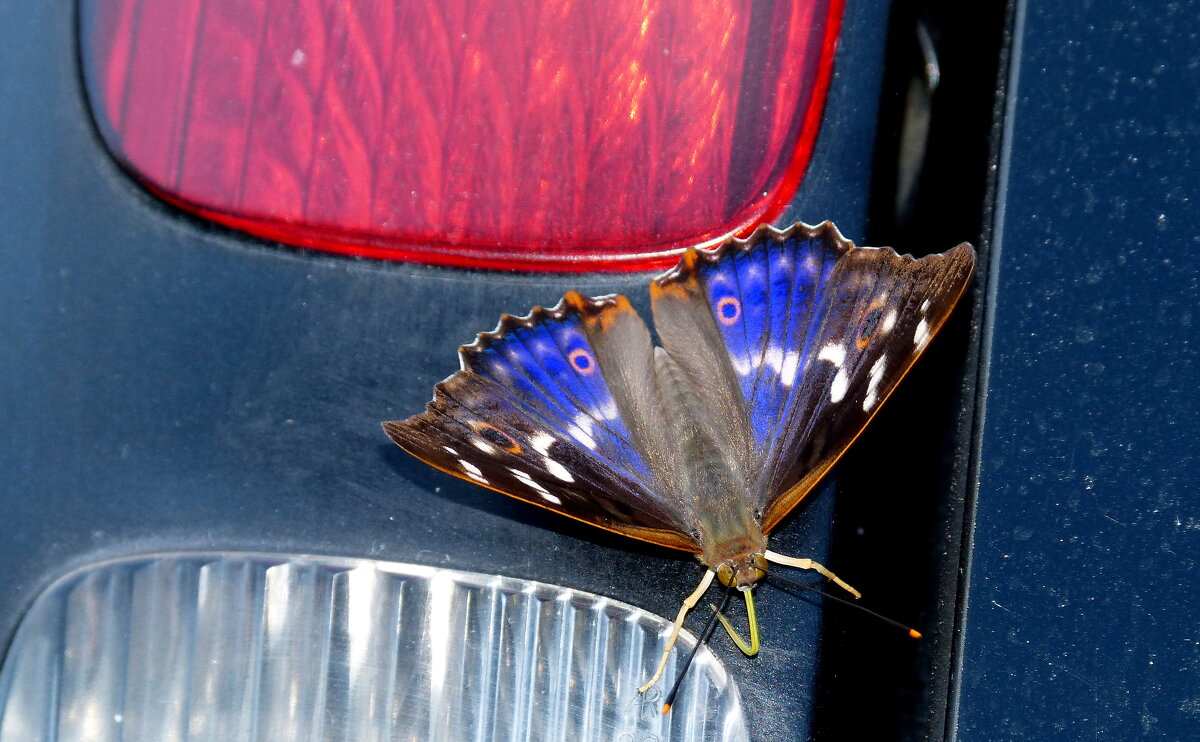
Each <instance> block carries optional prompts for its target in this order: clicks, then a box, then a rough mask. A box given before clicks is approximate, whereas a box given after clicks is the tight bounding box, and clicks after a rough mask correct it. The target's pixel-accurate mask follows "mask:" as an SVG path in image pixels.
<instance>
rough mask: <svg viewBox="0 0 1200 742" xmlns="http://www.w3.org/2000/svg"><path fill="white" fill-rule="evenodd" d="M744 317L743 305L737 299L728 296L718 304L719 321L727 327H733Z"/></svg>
mask: <svg viewBox="0 0 1200 742" xmlns="http://www.w3.org/2000/svg"><path fill="white" fill-rule="evenodd" d="M741 316H742V303H741V302H740V301H738V300H737V299H736V298H735V297H732V296H726V297H725V298H724V299H721V300H720V301H718V302H717V319H719V320H720V321H721V324H723V325H725V326H729V325H732V324H733V323H734V322H737V321H738V317H741Z"/></svg>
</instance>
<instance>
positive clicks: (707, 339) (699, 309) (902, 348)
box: [383, 222, 975, 692]
mask: <svg viewBox="0 0 1200 742" xmlns="http://www.w3.org/2000/svg"><path fill="white" fill-rule="evenodd" d="M974 263H975V252H974V250H973V249H972V248H971V246H970V245H969V244H967V243H963V244H961V245H958V246H957V247H955V248H953V249H951V250H949V251H947V252H945V253H943V254H940V255H929V256H927V257H924V258H920V259H914V258H913V257H911V256H908V255H898V254H897V253H896V252H895V251H894V250H892V249H891V248H869V247H856V246H854V244H853V243H852V242H850V241H849V240H847V239H846V238H844V237H843V236H842V235H841V234H840V233H839V232H838V231H837V228H836V227H834V226H833V224H831V223H830V222H825V223H823V224H821V225H818V226H815V227H813V226H808V225H805V224H796V225H795V226H793V227H791V228H789V229H786V230H783V231H779V230H776V229H774V228H771V227H761V228H759V229H758V230H757V231H756V232H755V233H754V234H752V235H751V236H750V237H749V238H748V239H745V240H737V239H733V240H729V241H727V242H725V243H723V244H722V245H720V246H719V247H717V248H715V249H712V250H699V249H695V248H691V249H688V250H687V251H686V252H685V253H684V255H683V256H682V258H681V260H680V261H679V264H678V265H677V266H676V267H675V268H673V269H671V270H669V271H667V272H666V273H664V274H662V275H661V276H658V277H657V278H655V279H653V280H652V281H651V283H650V298H651V308H652V313H653V318H654V326H655V329H656V330H657V333H658V336H659V338H660V340H661V341H662V345H661V346H656V345H654V343H653V342H652V340H651V336H650V332H649V330H648V329H647V327H646V324H645V323H644V322H643V321H642V319H641V317H640V316H639V315H638V314H637V312H636V311H635V310H634V309H633V307H632V306H631V305H630V302H629V300H628V299H626V298H625V297H624V296H621V295H612V296H601V297H597V298H588V297H586V296H583V295H581V294H579V293H577V292H574V291H571V292H568V293H567V294H566V295H565V296H564V297H563V299H562V301H561V302H559V304H558V305H557V306H555V307H553V308H551V309H545V308H541V307H537V308H535V309H533V310H532V311H531V312H530V313H529V314H528V315H526V316H524V317H514V316H512V315H507V314H506V315H503V316H501V318H500V323H499V325H498V326H497V327H496V329H495V330H493V331H492V332H484V333H480V334H479V335H478V338H477V339H476V341H475V342H474V343H472V344H470V345H466V346H462V347H460V348H459V359H460V365H461V370H459V371H458V372H457V373H455V374H454V375H452V376H450V377H449V378H448V379H446V380H445V381H442V382H441V383H439V384H438V385H437V386H436V387H435V388H434V398H433V401H432V402H430V403H429V405H428V406H427V408H426V410H425V412H423V413H421V414H419V415H416V416H414V417H410V418H409V419H407V420H404V421H400V422H385V423H383V427H384V430H385V431H386V432H387V434H388V435H389V436H390V437H391V439H392V440H393V441H395V442H396V443H397V444H398V445H399V446H400V447H401V448H403V449H404V450H405V451H408V452H409V453H410V454H412V455H413V456H416V457H417V458H418V459H420V460H422V461H424V462H425V463H427V464H429V465H431V466H434V467H436V468H438V469H440V470H442V471H444V472H446V473H448V474H452V475H454V476H456V477H459V478H461V479H465V480H468V481H470V482H474V483H475V484H478V485H482V486H484V487H488V488H490V489H493V490H496V491H497V492H501V493H503V494H505V495H509V496H511V497H515V498H517V499H520V500H524V501H526V502H529V503H532V504H534V505H538V506H541V507H544V508H547V509H549V510H553V511H555V512H557V513H561V514H562V515H566V516H568V517H571V518H575V519H576V520H580V521H583V522H585V523H590V524H592V525H594V526H599V527H600V528H604V529H607V530H609V531H613V532H616V533H619V534H622V535H625V536H629V537H632V538H636V539H641V540H643V541H649V542H651V543H654V544H659V545H661V546H666V547H670V548H674V549H681V550H683V551H688V552H692V553H694V554H696V556H697V558H698V559H699V560H700V562H701V563H702V564H703V565H704V566H705V567H706V568H707V569H706V571H705V574H704V577H703V579H702V580H701V582H700V585H699V586H698V587H697V588H696V590H695V591H693V592H692V593H691V594H690V595H689V596H688V597H687V598H686V599H685V600H684V603H683V606H682V607H681V608H680V610H679V614H678V616H677V617H676V621H675V624H674V626H673V630H672V633H671V636H670V638H669V640H668V642H667V646H666V649H665V650H664V652H663V655H662V658H661V660H660V662H659V665H658V669H657V671H656V672H655V673H654V676H653V677H652V678H651V679H650V681H649V682H648V683H647V684H646V685H644V686H643V687H642V688H641V689H640V690H642V691H643V692H644V691H645V690H646V689H648V688H649V687H651V686H652V685H653V684H654V683H655V682H656V681H657V679H658V677H659V676H660V675H661V673H662V671H663V668H664V667H665V665H666V661H667V657H668V655H669V654H670V651H671V648H672V647H673V645H674V642H675V638H676V636H677V635H678V632H679V630H680V628H681V626H682V625H683V621H684V618H685V617H686V615H687V613H688V611H689V610H691V608H692V607H694V606H695V604H696V602H697V601H698V600H699V599H700V598H701V597H702V596H703V594H704V593H705V592H706V591H707V590H708V589H709V587H710V586H711V584H712V581H713V579H714V578H715V579H717V580H719V581H720V582H721V583H722V584H724V585H726V586H727V587H733V588H737V589H739V590H740V591H741V592H742V594H743V595H744V596H745V599H746V604H747V611H748V614H749V617H750V641H749V642H748V643H747V642H746V641H745V640H743V639H742V638H741V637H739V636H737V634H736V633H735V632H734V631H733V629H732V627H731V626H729V624H728V623H727V622H726V621H722V623H723V624H724V625H725V627H726V629H727V630H728V631H729V632H730V636H731V637H733V639H734V641H735V642H737V644H738V646H739V647H740V648H741V649H742V651H744V652H746V653H747V654H753V653H755V652H757V651H758V635H757V623H756V621H755V619H754V604H753V599H752V594H751V588H753V587H754V586H755V585H756V584H757V583H758V582H759V581H760V580H762V579H763V577H764V576H765V575H766V571H767V563H768V562H775V563H779V564H786V565H790V566H796V567H802V568H805V569H812V570H815V571H817V572H819V573H821V574H822V575H824V576H826V577H827V578H830V579H832V580H834V581H835V582H836V583H837V584H839V585H841V586H842V587H843V588H845V589H847V590H849V591H850V592H852V593H854V594H855V596H856V597H857V595H858V593H857V591H855V590H854V589H853V588H851V587H850V586H849V585H847V584H846V583H845V582H843V581H842V580H841V579H840V578H838V577H837V576H836V575H834V574H833V573H832V572H830V571H829V570H827V569H826V568H825V567H824V566H822V565H820V564H818V563H816V562H814V561H812V560H810V559H796V558H793V557H786V556H783V555H780V554H776V553H774V552H772V551H770V550H768V549H767V534H768V533H769V532H770V531H771V530H772V529H773V528H775V526H777V525H778V524H779V522H780V521H781V520H782V519H783V517H784V516H785V515H787V513H788V512H789V511H790V510H792V508H794V507H795V506H796V504H797V503H799V502H800V501H801V500H802V499H803V498H804V496H805V495H806V494H808V492H809V491H811V490H812V488H813V487H814V485H816V483H817V482H818V480H820V479H821V477H822V476H823V475H824V474H825V473H826V472H827V471H828V470H829V468H830V467H832V466H833V465H834V463H835V462H836V461H837V460H838V459H839V458H840V457H841V455H842V454H843V453H844V452H845V451H846V449H847V448H848V447H849V446H850V444H851V443H853V442H854V440H855V438H857V437H858V435H859V434H860V433H861V432H862V430H863V428H864V427H865V426H866V425H867V423H868V422H870V420H871V418H872V417H873V416H874V415H875V413H876V412H878V411H879V408H880V406H881V405H882V404H883V402H884V400H885V399H887V397H888V395H890V394H891V393H892V390H893V389H894V388H895V387H896V385H897V383H899V381H900V379H901V378H902V377H903V376H904V375H905V374H906V373H907V372H908V370H909V368H910V367H911V366H912V365H913V363H914V362H915V361H916V360H917V358H918V357H919V356H920V355H921V352H922V351H924V350H925V348H926V346H927V345H928V343H929V340H930V338H932V337H933V335H934V334H935V333H936V332H937V331H938V329H939V328H940V327H941V326H942V324H943V323H944V322H945V320H946V318H947V317H948V316H949V314H950V312H951V310H952V309H953V308H954V305H955V303H956V302H957V301H958V299H959V297H960V296H961V295H962V293H963V291H964V290H965V289H966V286H967V284H968V281H969V279H970V277H971V274H972V272H973V270H974Z"/></svg>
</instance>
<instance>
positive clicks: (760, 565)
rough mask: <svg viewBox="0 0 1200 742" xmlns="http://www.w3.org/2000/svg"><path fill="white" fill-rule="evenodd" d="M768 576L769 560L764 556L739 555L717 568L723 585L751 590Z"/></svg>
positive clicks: (718, 576)
mask: <svg viewBox="0 0 1200 742" xmlns="http://www.w3.org/2000/svg"><path fill="white" fill-rule="evenodd" d="M766 576H767V558H766V557H765V556H763V555H762V554H739V555H737V556H735V557H733V558H732V559H730V560H729V561H727V562H724V563H723V564H721V566H719V567H717V579H718V580H720V581H721V584H722V585H725V586H730V585H732V586H733V587H736V588H738V589H740V590H745V589H749V588H751V587H754V586H755V585H757V584H758V582H759V580H761V579H762V578H764V577H766Z"/></svg>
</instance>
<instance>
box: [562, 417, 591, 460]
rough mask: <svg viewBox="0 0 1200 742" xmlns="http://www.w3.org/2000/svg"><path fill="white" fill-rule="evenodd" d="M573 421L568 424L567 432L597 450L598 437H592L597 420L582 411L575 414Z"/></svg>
mask: <svg viewBox="0 0 1200 742" xmlns="http://www.w3.org/2000/svg"><path fill="white" fill-rule="evenodd" d="M572 423H573V424H572V425H569V426H567V432H569V433H570V434H571V437H572V438H574V439H575V440H577V441H579V442H580V443H582V444H583V445H585V446H587V447H588V448H590V449H592V450H593V451H595V450H596V439H595V438H593V437H592V432H591V431H592V428H593V427H594V425H595V422H594V421H593V420H592V418H590V417H588V416H587V415H585V414H582V413H580V414H578V415H576V416H575V419H574V420H573V421H572ZM585 426H586V427H585Z"/></svg>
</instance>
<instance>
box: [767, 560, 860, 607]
mask: <svg viewBox="0 0 1200 742" xmlns="http://www.w3.org/2000/svg"><path fill="white" fill-rule="evenodd" d="M763 556H764V557H766V559H767V561H768V562H775V563H776V564H782V565H784V566H785V567H798V568H800V569H811V570H813V571H814V572H817V573H819V574H821V575H822V576H823V577H826V578H828V579H830V580H832V581H833V582H835V583H837V585H838V586H839V587H840V588H842V589H843V590H845V591H846V592H848V593H850V594H851V595H853V596H854V597H856V598H861V597H862V593H860V592H859V591H857V590H855V589H854V588H852V587H850V586H849V585H847V584H846V582H845V581H844V580H842V578H841V577H838V576H837V575H835V574H834V573H832V572H830V571H829V570H828V569H826V568H825V567H823V566H821V565H820V564H817V563H816V562H814V561H813V560H811V559H797V558H796V557H790V556H784V555H783V554H776V553H775V552H773V551H764V552H763Z"/></svg>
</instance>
